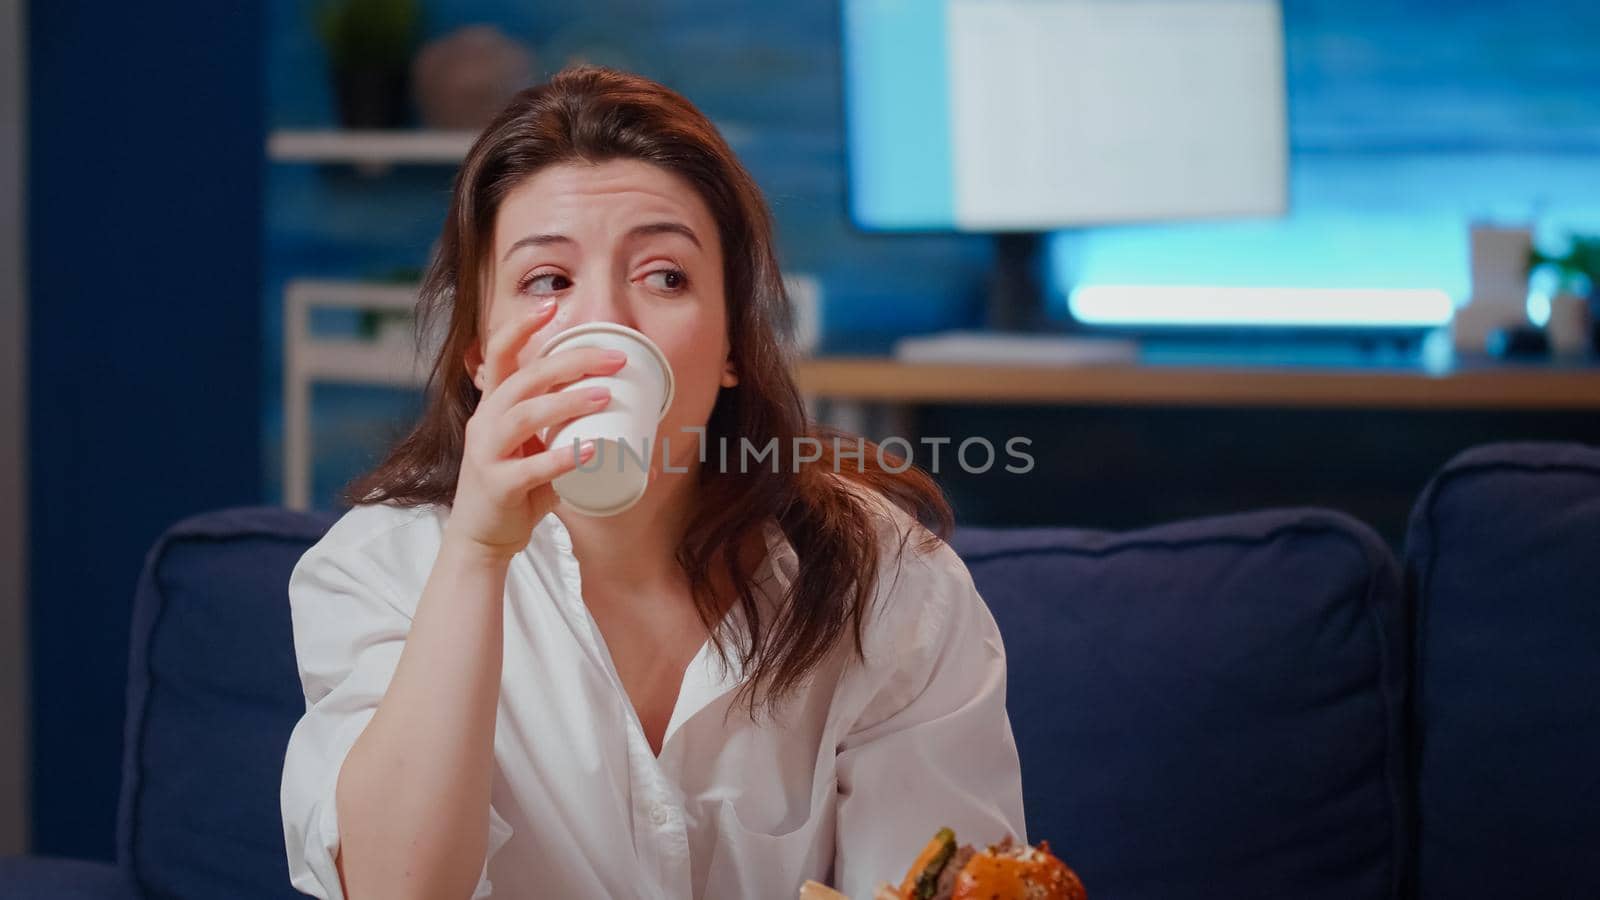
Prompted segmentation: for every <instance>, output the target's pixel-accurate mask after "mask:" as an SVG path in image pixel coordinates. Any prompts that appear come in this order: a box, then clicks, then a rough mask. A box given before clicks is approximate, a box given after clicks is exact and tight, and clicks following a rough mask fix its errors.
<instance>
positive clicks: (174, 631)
mask: <svg viewBox="0 0 1600 900" xmlns="http://www.w3.org/2000/svg"><path fill="white" fill-rule="evenodd" d="M332 522H333V517H332V516H331V515H327V514H310V513H298V512H292V511H289V510H284V509H277V508H238V509H228V510H221V511H218V512H211V513H206V514H203V515H200V516H196V517H193V518H190V519H187V520H184V521H183V522H180V523H178V524H177V525H175V526H173V527H172V528H171V529H169V530H168V531H167V533H166V534H165V535H164V536H163V537H162V538H161V540H160V541H159V542H157V544H156V545H155V547H153V548H152V549H151V551H150V554H149V556H148V557H147V559H146V561H145V569H144V574H143V576H142V577H141V578H140V582H139V587H138V592H137V594H136V596H135V599H134V610H133V627H132V642H131V646H130V649H129V673H128V719H127V727H126V733H125V738H124V750H123V772H122V799H121V803H120V806H119V810H118V822H117V857H118V861H119V862H120V863H121V865H122V866H124V867H125V868H127V869H129V870H130V871H131V873H132V875H133V878H134V880H135V881H136V882H137V883H138V884H139V886H140V887H141V888H143V890H144V891H145V892H146V894H147V895H149V896H152V897H164V898H194V900H200V898H205V900H213V898H218V897H230V898H256V897H299V896H300V894H299V893H297V892H296V891H295V890H294V889H293V888H291V887H290V886H289V871H288V866H287V862H286V859H285V855H284V848H283V826H282V819H281V817H280V813H279V809H278V785H279V779H280V773H281V772H282V771H283V752H284V748H285V747H286V746H287V745H288V742H289V732H290V731H291V730H292V729H293V727H294V723H295V722H296V721H297V720H298V719H299V717H300V715H301V714H302V713H303V712H304V711H305V698H304V695H303V694H302V693H301V690H300V678H299V674H298V669H297V667H296V665H295V657H294V644H293V637H292V631H291V628H290V624H289V605H288V584H289V573H290V572H291V571H292V570H293V568H294V564H295V562H296V561H298V560H299V558H300V555H301V554H303V553H304V552H305V551H306V549H307V548H308V547H310V546H311V545H312V544H313V543H315V542H316V540H317V539H318V538H320V537H321V536H322V533H323V532H324V531H326V530H327V528H328V527H329V526H330V525H331V524H332Z"/></svg>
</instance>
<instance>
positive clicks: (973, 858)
mask: <svg viewBox="0 0 1600 900" xmlns="http://www.w3.org/2000/svg"><path fill="white" fill-rule="evenodd" d="M843 896H844V895H842V894H838V893H836V892H834V891H831V890H829V889H827V888H824V887H822V886H821V885H819V884H816V883H815V882H807V884H806V886H805V887H803V888H801V891H800V897H801V900H841V898H843ZM1087 896H1088V895H1087V894H1086V893H1085V892H1084V890H1083V882H1081V881H1079V880H1078V876H1077V874H1076V873H1074V872H1073V871H1072V870H1071V869H1070V868H1068V867H1067V864H1066V863H1064V862H1062V861H1061V860H1059V859H1057V858H1056V856H1055V854H1053V853H1051V852H1050V844H1049V842H1047V841H1040V842H1039V844H1038V846H1028V845H1027V844H1021V845H1019V844H1016V843H1015V842H1013V841H1012V839H1011V838H1010V836H1007V837H1006V838H1005V840H1003V841H1001V842H1000V843H998V844H991V845H989V847H988V848H987V849H984V850H976V849H974V848H973V847H972V846H971V845H962V846H957V844H956V836H955V832H953V831H951V830H950V829H948V828H941V829H939V833H938V834H935V835H934V836H933V840H931V841H929V842H928V845H927V846H926V847H923V848H922V852H921V853H919V854H917V859H916V861H915V862H913V863H912V864H911V868H910V870H908V871H907V872H906V877H905V879H904V880H902V881H901V882H900V885H899V887H896V886H894V885H892V884H885V885H883V886H882V887H880V888H878V891H877V893H876V894H875V895H874V896H873V900H1086V898H1087Z"/></svg>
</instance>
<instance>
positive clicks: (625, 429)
mask: <svg viewBox="0 0 1600 900" xmlns="http://www.w3.org/2000/svg"><path fill="white" fill-rule="evenodd" d="M572 347H602V348H604V349H607V350H621V351H622V352H624V353H626V354H628V361H627V362H626V363H625V364H623V366H622V368H621V369H620V370H618V371H617V373H616V374H615V375H589V376H586V377H584V378H580V379H578V380H577V381H574V382H572V383H571V384H569V385H567V386H566V387H564V388H562V390H577V389H583V388H590V387H605V388H610V389H611V401H610V402H609V403H608V404H606V406H605V408H604V409H601V410H600V411H599V412H595V413H590V414H589V415H586V416H581V417H579V418H576V419H573V420H572V421H571V422H568V423H566V424H565V425H563V426H561V427H560V429H559V430H557V431H556V432H555V433H554V434H552V435H549V436H547V438H546V439H545V444H546V445H547V446H549V447H550V448H552V449H556V450H560V451H561V452H563V453H575V452H577V451H576V448H577V446H578V445H579V444H581V443H582V442H583V441H594V442H595V454H594V456H592V457H590V458H589V460H588V461H587V462H585V463H582V464H580V466H579V468H577V469H574V470H572V471H570V472H566V473H564V474H562V475H560V476H559V477H557V478H556V479H555V481H553V482H551V485H552V486H553V487H554V488H555V491H556V493H557V494H558V495H560V497H561V499H562V500H563V501H565V502H566V503H567V505H568V506H571V507H572V508H573V509H576V510H577V511H579V512H581V513H584V514H585V515H590V516H614V515H616V514H617V513H620V512H622V511H623V510H625V509H627V508H628V507H630V506H632V505H633V504H635V503H637V502H639V498H640V497H643V496H644V491H645V488H646V487H648V486H649V484H650V461H651V458H652V455H653V454H654V453H655V443H656V428H657V426H658V425H660V423H661V419H662V418H663V417H665V416H666V414H667V409H668V407H670V406H672V393H673V379H672V366H671V365H669V364H668V363H667V356H666V354H664V353H662V352H661V348H660V347H657V346H656V345H655V342H654V341H652V340H650V339H649V338H648V337H645V336H644V334H642V333H640V332H638V331H635V330H634V329H632V328H629V327H627V326H626V325H618V324H616V323H614V322H587V323H584V324H582V325H574V326H573V327H571V328H568V329H567V330H565V331H563V332H561V333H559V334H557V335H556V336H555V337H552V338H551V339H550V340H549V342H548V343H546V344H545V346H544V349H543V350H542V351H540V354H539V355H540V356H548V355H549V354H551V353H554V352H556V351H557V350H566V349H569V348H572Z"/></svg>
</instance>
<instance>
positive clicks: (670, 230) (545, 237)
mask: <svg viewBox="0 0 1600 900" xmlns="http://www.w3.org/2000/svg"><path fill="white" fill-rule="evenodd" d="M653 234H681V235H683V236H684V237H686V238H688V239H689V241H690V242H691V243H693V244H694V245H695V247H696V248H699V249H701V250H704V249H705V248H704V247H703V246H701V244H700V239H699V238H697V237H695V234H694V229H692V228H690V227H689V226H687V225H683V224H681V223H678V222H648V223H646V224H644V225H635V226H633V227H632V228H630V229H628V233H627V235H625V238H627V239H632V238H637V237H646V236H649V235H653ZM576 243H577V241H574V240H573V239H572V238H570V237H567V236H566V235H564V234H530V235H528V236H527V237H525V238H520V239H519V240H518V241H517V242H516V243H514V244H512V245H511V246H510V247H508V248H507V249H506V255H505V256H503V257H501V260H500V261H501V262H505V261H506V260H508V259H510V258H511V254H513V253H515V252H517V251H518V250H521V249H522V248H523V247H546V246H549V245H551V244H576Z"/></svg>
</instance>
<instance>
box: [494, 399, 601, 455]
mask: <svg viewBox="0 0 1600 900" xmlns="http://www.w3.org/2000/svg"><path fill="white" fill-rule="evenodd" d="M610 402H611V391H610V390H609V389H607V388H603V387H589V388H576V389H573V390H570V391H555V392H554V393H549V394H540V395H538V396H536V397H530V398H528V399H526V400H523V401H521V402H519V403H517V404H516V405H514V406H512V407H511V408H510V409H509V410H507V411H506V412H505V414H504V415H502V416H501V417H500V419H499V422H500V426H499V427H500V430H499V434H497V435H496V437H495V442H494V444H495V452H496V453H497V454H498V455H499V456H500V457H501V458H505V457H508V456H512V455H515V454H516V451H517V450H519V449H520V448H521V447H522V446H523V445H524V444H526V443H527V442H528V441H529V440H530V439H532V438H533V437H534V436H536V435H537V434H538V433H539V432H540V431H542V430H544V429H545V428H550V427H553V426H557V425H561V424H563V423H565V422H568V421H570V420H572V419H576V418H578V417H579V416H585V415H588V414H589V413H592V412H598V411H600V410H602V409H604V408H605V406H606V404H607V403H610ZM541 446H542V444H541ZM567 449H568V455H570V454H571V448H570V447H569V448H567Z"/></svg>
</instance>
